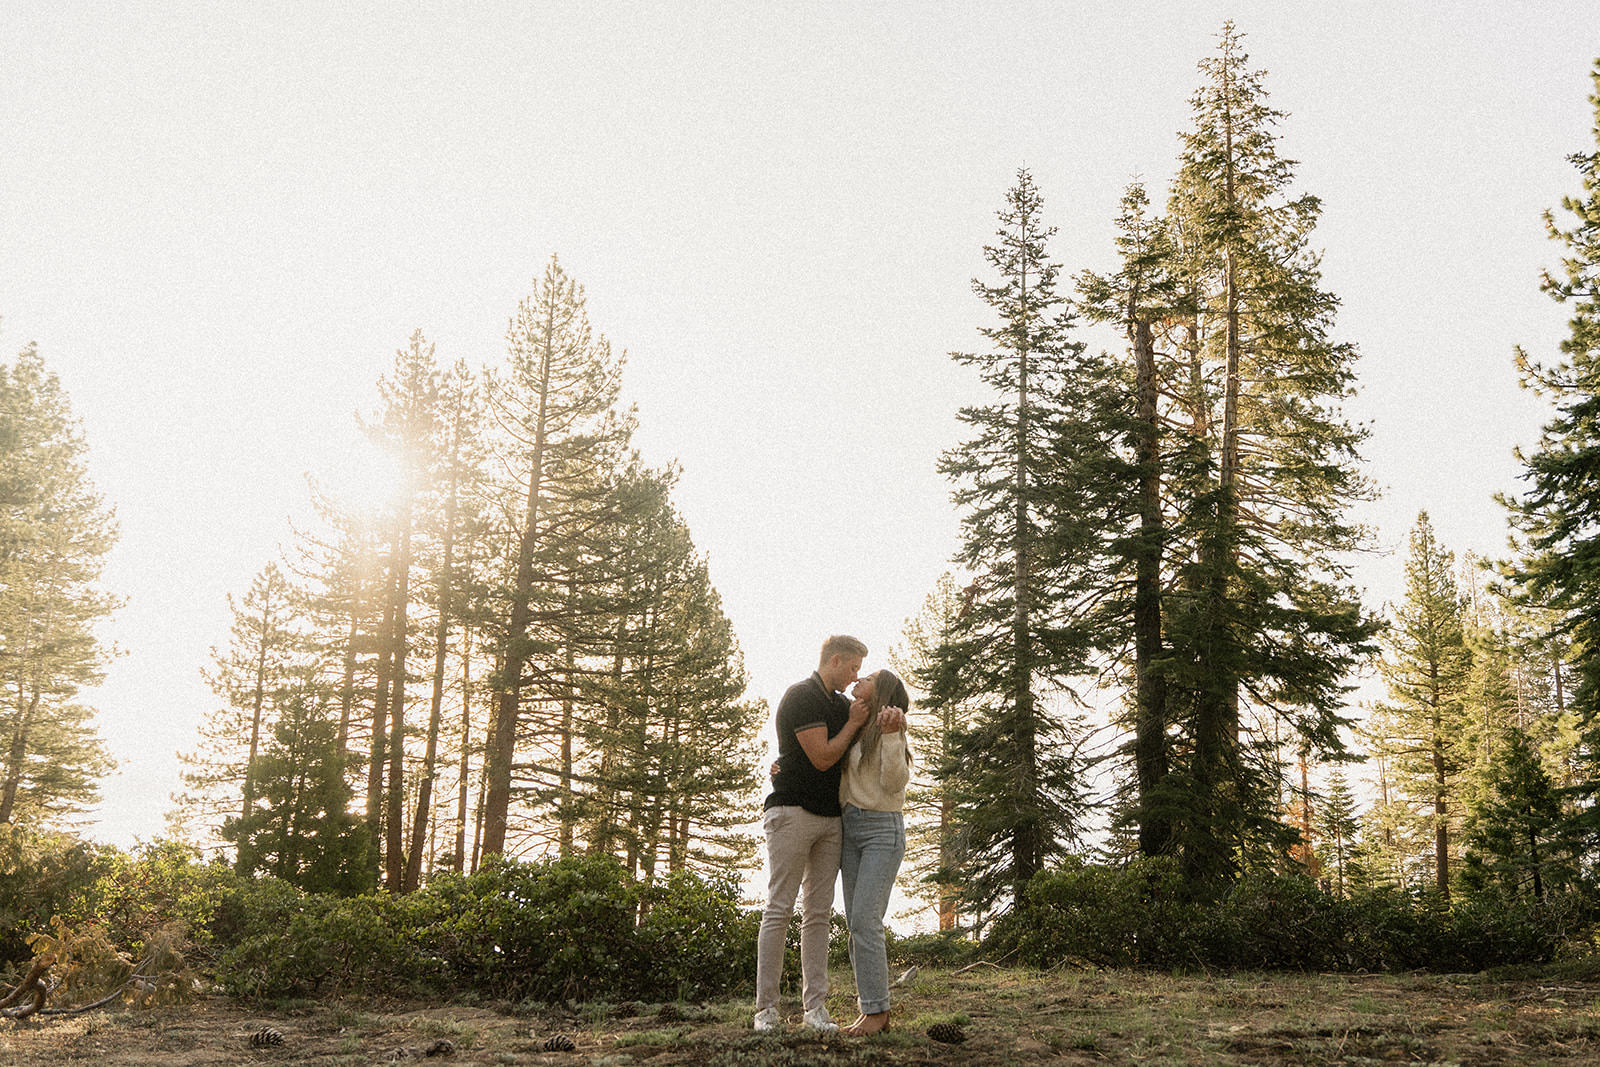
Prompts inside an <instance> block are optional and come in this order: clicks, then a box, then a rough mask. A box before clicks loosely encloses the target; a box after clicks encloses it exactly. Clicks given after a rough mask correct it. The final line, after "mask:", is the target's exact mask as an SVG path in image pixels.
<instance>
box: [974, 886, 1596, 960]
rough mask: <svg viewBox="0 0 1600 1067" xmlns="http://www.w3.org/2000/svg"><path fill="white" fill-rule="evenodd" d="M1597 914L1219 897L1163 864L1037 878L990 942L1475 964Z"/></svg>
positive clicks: (1172, 954) (1525, 902)
mask: <svg viewBox="0 0 1600 1067" xmlns="http://www.w3.org/2000/svg"><path fill="white" fill-rule="evenodd" d="M1591 920H1592V914H1591V911H1590V909H1589V907H1588V905H1587V904H1586V902H1585V901H1584V900H1583V899H1582V898H1581V897H1580V896H1579V895H1578V894H1576V893H1568V894H1559V895H1550V896H1547V898H1546V899H1545V900H1543V901H1535V900H1532V899H1526V898H1520V899H1509V900H1508V899H1498V898H1494V899H1491V898H1488V897H1481V896H1480V897H1476V898H1464V899H1459V900H1457V901H1455V902H1454V903H1453V904H1450V903H1447V902H1446V901H1445V900H1444V899H1443V898H1441V897H1439V896H1438V895H1436V894H1431V893H1422V894H1410V893H1406V892H1403V891H1400V890H1396V889H1372V890H1366V891H1363V892H1361V893H1358V894H1356V895H1355V896H1353V897H1351V898H1349V899H1340V898H1336V897H1333V896H1331V895H1330V894H1328V893H1325V892H1324V891H1323V890H1322V889H1321V888H1319V887H1318V886H1317V885H1316V884H1315V883H1314V882H1312V881H1311V880H1310V879H1308V878H1305V877H1303V876H1300V875H1269V874H1249V875H1246V876H1245V877H1243V878H1241V879H1240V880H1239V881H1238V882H1237V883H1236V884H1235V885H1234V886H1233V887H1232V889H1231V890H1230V891H1229V892H1228V893H1227V894H1226V895H1225V896H1224V897H1223V898H1222V899H1221V900H1220V901H1217V902H1215V903H1206V902H1202V901H1198V900H1190V899H1188V897H1187V895H1186V894H1185V892H1184V886H1183V883H1182V880H1181V878H1180V876H1179V874H1178V871H1177V868H1176V867H1175V866H1174V865H1173V864H1171V863H1170V862H1169V861H1166V860H1138V861H1135V862H1133V863H1130V864H1129V865H1127V866H1125V867H1116V868H1114V867H1100V866H1090V865H1085V864H1081V863H1073V864H1069V865H1067V866H1065V867H1063V868H1061V869H1059V870H1054V871H1047V872H1043V873H1041V874H1039V875H1038V876H1037V877H1035V878H1034V879H1033V881H1032V882H1031V883H1030V884H1029V886H1028V889H1027V893H1026V895H1025V897H1024V901H1023V905H1022V906H1021V907H1020V908H1016V909H1013V910H1012V911H1011V912H1010V913H1008V914H1006V915H1004V916H1002V917H1001V918H1000V919H999V920H997V921H996V922H995V924H994V926H993V928H992V932H991V935H990V938H989V939H988V941H986V942H985V946H984V947H985V951H986V955H988V956H989V957H990V958H991V959H998V958H1001V957H1005V956H1009V957H1012V958H1014V959H1015V960H1016V961H1017V962H1019V963H1022V964H1024V965H1026V966H1032V967H1052V966H1056V965H1058V964H1061V963H1080V964H1088V965H1092V966H1102V967H1143V968H1160V969H1168V968H1175V969H1187V968H1200V967H1203V968H1216V969H1221V970H1310V971H1406V970H1432V971H1479V970H1484V969H1487V968H1490V967H1500V966H1505V965H1508V964H1515V963H1540V962H1547V961H1549V960H1551V959H1554V958H1555V957H1556V956H1557V954H1558V953H1559V952H1560V951H1561V950H1562V948H1563V947H1564V946H1568V945H1573V944H1577V943H1580V942H1583V941H1584V939H1585V937H1586V934H1587V931H1588V929H1589V927H1590V925H1591V924H1592V923H1591Z"/></svg>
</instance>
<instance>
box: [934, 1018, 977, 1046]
mask: <svg viewBox="0 0 1600 1067" xmlns="http://www.w3.org/2000/svg"><path fill="white" fill-rule="evenodd" d="M928 1036H929V1037H931V1038H933V1039H934V1040H935V1041H942V1042H944V1043H945V1044H946V1045H959V1044H961V1042H963V1041H965V1040H966V1039H967V1032H966V1031H965V1030H963V1029H961V1027H959V1026H957V1025H956V1024H955V1023H934V1024H933V1025H932V1026H930V1027H928Z"/></svg>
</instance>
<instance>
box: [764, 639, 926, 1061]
mask: <svg viewBox="0 0 1600 1067" xmlns="http://www.w3.org/2000/svg"><path fill="white" fill-rule="evenodd" d="M866 655H867V646H866V645H863V644H862V643H861V642H860V641H858V640H856V639H855V638H854V637H844V636H835V637H830V638H828V640H827V641H825V642H823V645H822V657H821V663H820V665H819V666H818V667H817V670H816V671H815V673H813V674H812V675H811V677H810V678H807V679H806V680H805V681H803V682H800V683H798V684H796V685H792V686H790V687H789V690H788V692H786V693H784V695H783V700H782V701H781V702H779V704H778V762H777V763H776V764H775V765H774V770H773V776H772V793H771V795H769V796H768V797H767V800H766V804H765V805H764V807H765V809H766V813H765V815H764V816H763V820H762V825H763V827H764V828H765V830H766V836H767V879H768V880H767V906H766V909H765V910H764V911H763V912H762V915H761V934H760V938H759V940H758V941H757V945H756V1016H755V1028H756V1029H757V1030H771V1029H775V1028H776V1027H777V1026H778V1025H779V1024H780V1022H781V1021H782V1017H781V1016H780V1015H779V1012H778V979H779V976H780V975H781V974H782V973H783V954H784V939H785V935H786V934H787V933H788V929H789V918H790V916H791V915H793V914H794V902H795V894H796V892H797V891H798V892H799V893H800V895H801V901H802V902H801V923H800V969H801V973H802V976H803V979H802V990H801V1000H802V1003H803V1005H804V1007H805V1017H804V1021H805V1025H806V1026H810V1027H814V1028H816V1029H819V1030H836V1029H838V1028H839V1027H838V1025H837V1024H836V1023H835V1022H834V1021H833V1020H832V1019H831V1018H829V1017H828V1008H827V1005H826V1003H825V1002H826V1000H827V996H828V925H829V920H830V916H831V914H832V911H833V883H834V878H835V877H836V876H838V875H841V874H842V875H843V880H844V914H845V921H846V922H847V923H848V924H849V927H850V960H851V963H852V964H853V965H854V967H855V974H856V997H857V1000H858V1002H859V1004H860V1007H861V1016H860V1018H858V1019H856V1021H855V1022H853V1023H851V1024H850V1025H849V1026H847V1027H845V1028H844V1029H845V1032H847V1033H851V1034H858V1035H864V1034H875V1033H878V1032H879V1031H881V1030H884V1029H886V1028H887V1027H888V1025H889V958H888V952H887V949H886V946H885V944H884V938H883V915H884V912H885V910H887V908H888V906H889V893H890V891H891V890H893V889H894V878H895V874H896V873H897V872H898V871H899V869H900V860H901V858H902V857H903V856H904V855H905V850H906V832H905V822H904V820H903V818H902V816H901V808H902V806H903V804H904V801H905V791H906V783H907V782H908V781H909V780H910V777H911V770H910V768H911V747H910V745H908V744H907V742H906V708H907V707H909V706H910V703H911V701H910V699H909V696H908V694H907V693H906V687H905V685H904V683H902V682H901V681H900V679H899V678H897V677H895V676H894V674H892V673H891V672H889V671H887V670H879V671H874V672H873V673H871V674H869V675H867V676H866V677H864V678H863V677H858V675H859V673H860V670H861V661H862V660H863V659H865V658H866ZM851 685H854V686H855V689H854V691H853V694H852V697H853V699H852V697H846V696H845V695H844V691H845V690H846V689H848V688H850V686H851Z"/></svg>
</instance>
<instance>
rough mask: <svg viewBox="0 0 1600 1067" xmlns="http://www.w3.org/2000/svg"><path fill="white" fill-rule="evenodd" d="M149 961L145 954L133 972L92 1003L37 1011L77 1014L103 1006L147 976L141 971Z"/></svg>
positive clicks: (42, 1012)
mask: <svg viewBox="0 0 1600 1067" xmlns="http://www.w3.org/2000/svg"><path fill="white" fill-rule="evenodd" d="M150 962H151V957H149V956H146V957H145V958H144V959H143V960H142V961H141V962H140V963H139V966H138V967H135V968H134V969H133V973H132V974H130V975H128V977H127V978H124V979H123V980H122V984H121V985H119V986H117V988H115V989H113V990H112V991H111V992H109V993H107V994H106V995H105V996H103V997H101V998H100V999H99V1000H97V1001H95V1002H94V1003H93V1004H76V1005H74V1006H72V1007H70V1008H45V1009H44V1010H43V1011H41V1012H39V1014H40V1015H77V1014H80V1013H81V1012H86V1011H93V1010H94V1009H96V1008H103V1007H105V1006H106V1005H107V1004H110V1003H111V1002H112V1001H113V1000H116V999H117V998H118V997H120V996H122V994H123V993H126V992H127V991H128V987H129V986H130V985H132V984H133V983H135V982H137V981H139V980H140V979H141V978H145V977H147V975H145V974H143V973H141V972H142V970H143V968H144V967H145V965H146V964H148V963H150Z"/></svg>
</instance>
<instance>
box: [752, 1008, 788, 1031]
mask: <svg viewBox="0 0 1600 1067" xmlns="http://www.w3.org/2000/svg"><path fill="white" fill-rule="evenodd" d="M781 1022H783V1016H781V1015H779V1014H778V1009H777V1008H762V1009H761V1010H760V1011H758V1012H756V1029H757V1030H776V1029H777V1028H778V1024H779V1023H781Z"/></svg>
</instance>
